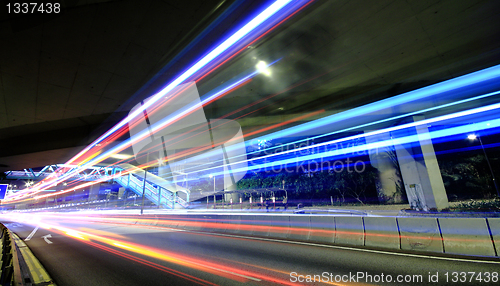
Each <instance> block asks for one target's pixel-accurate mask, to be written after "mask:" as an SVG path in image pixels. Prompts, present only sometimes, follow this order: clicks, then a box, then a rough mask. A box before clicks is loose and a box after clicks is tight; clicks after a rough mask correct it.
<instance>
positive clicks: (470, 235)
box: [438, 218, 495, 256]
mask: <svg viewBox="0 0 500 286" xmlns="http://www.w3.org/2000/svg"><path fill="white" fill-rule="evenodd" d="M438 221H439V226H440V228H441V235H442V237H443V243H444V253H450V254H466V255H484V256H495V249H494V248H493V242H492V241H491V236H490V231H489V230H488V225H487V224H486V219H484V218H439V219H438Z"/></svg>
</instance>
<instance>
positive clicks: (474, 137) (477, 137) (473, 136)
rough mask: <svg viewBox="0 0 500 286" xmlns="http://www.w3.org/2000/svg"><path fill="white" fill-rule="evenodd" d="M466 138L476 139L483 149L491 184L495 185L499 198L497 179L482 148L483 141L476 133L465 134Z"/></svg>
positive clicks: (484, 151)
mask: <svg viewBox="0 0 500 286" xmlns="http://www.w3.org/2000/svg"><path fill="white" fill-rule="evenodd" d="M467 139H469V140H471V141H474V140H476V139H477V140H478V141H479V144H481V148H482V149H483V153H484V158H486V162H487V163H488V167H489V168H490V172H491V177H492V178H493V185H494V186H495V190H496V191H497V196H498V197H499V198H500V192H499V191H498V186H497V181H496V180H495V174H494V173H493V169H492V168H491V164H490V160H489V159H488V155H487V154H486V150H485V149H484V146H483V141H481V137H479V136H478V135H476V134H470V135H469V136H467Z"/></svg>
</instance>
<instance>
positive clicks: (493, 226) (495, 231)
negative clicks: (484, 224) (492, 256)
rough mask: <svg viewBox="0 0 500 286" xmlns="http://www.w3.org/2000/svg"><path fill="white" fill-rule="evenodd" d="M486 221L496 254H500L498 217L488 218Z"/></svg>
mask: <svg viewBox="0 0 500 286" xmlns="http://www.w3.org/2000/svg"><path fill="white" fill-rule="evenodd" d="M487 221H488V225H489V226H490V233H491V237H492V238H493V243H494V245H495V250H496V256H500V218H488V219H487Z"/></svg>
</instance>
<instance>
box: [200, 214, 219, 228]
mask: <svg viewBox="0 0 500 286" xmlns="http://www.w3.org/2000/svg"><path fill="white" fill-rule="evenodd" d="M219 220H220V218H219V216H218V215H203V216H201V217H199V218H198V221H199V223H200V230H201V231H213V232H221V223H220V222H219Z"/></svg>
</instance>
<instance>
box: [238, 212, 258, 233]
mask: <svg viewBox="0 0 500 286" xmlns="http://www.w3.org/2000/svg"><path fill="white" fill-rule="evenodd" d="M260 219H261V218H260V216H257V215H242V216H241V221H240V232H239V234H241V235H252V233H253V231H254V229H255V227H256V226H257V225H259V221H260Z"/></svg>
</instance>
